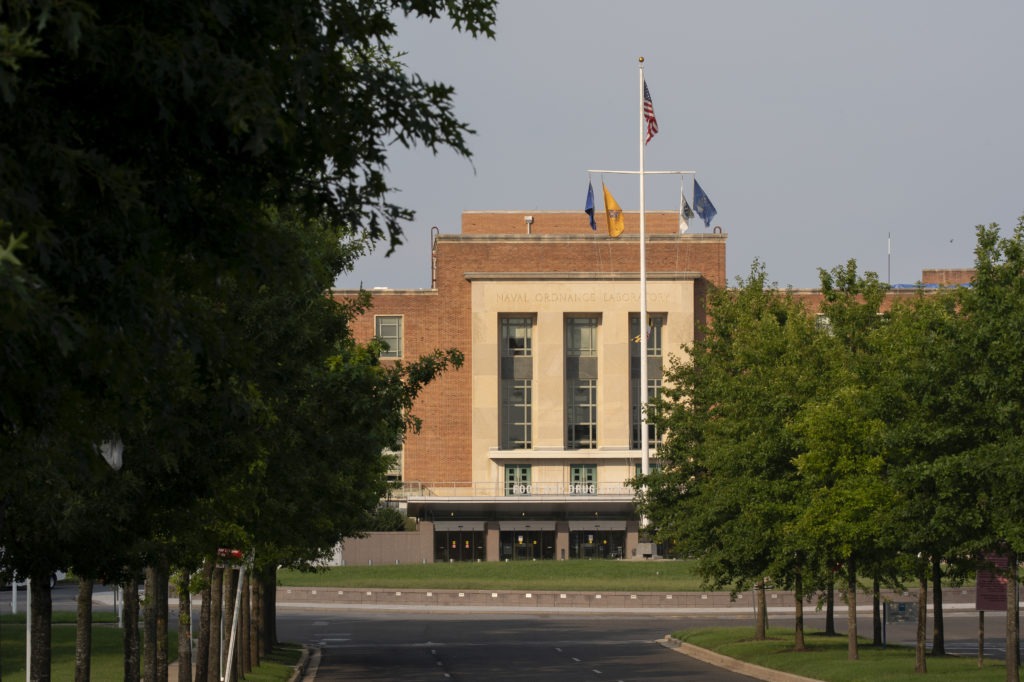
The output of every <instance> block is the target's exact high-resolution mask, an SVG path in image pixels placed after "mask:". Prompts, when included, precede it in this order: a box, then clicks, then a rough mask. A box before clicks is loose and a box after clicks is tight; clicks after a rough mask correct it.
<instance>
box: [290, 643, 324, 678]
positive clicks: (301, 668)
mask: <svg viewBox="0 0 1024 682" xmlns="http://www.w3.org/2000/svg"><path fill="white" fill-rule="evenodd" d="M314 656H315V658H316V667H314V668H313V677H311V678H310V679H313V680H315V679H316V668H317V667H319V665H320V650H319V649H317V650H316V651H315V652H314V654H313V655H312V656H311V655H310V652H309V648H308V647H302V655H301V656H299V662H298V663H296V664H295V669H294V670H293V671H292V674H291V677H289V678H288V682H299V681H300V680H302V679H304V678H305V677H306V670H307V669H308V668H309V665H310V662H311V658H313V657H314Z"/></svg>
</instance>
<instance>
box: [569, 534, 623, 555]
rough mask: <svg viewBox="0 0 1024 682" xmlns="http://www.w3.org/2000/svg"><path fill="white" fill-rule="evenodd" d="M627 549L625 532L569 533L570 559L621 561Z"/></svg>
mask: <svg viewBox="0 0 1024 682" xmlns="http://www.w3.org/2000/svg"><path fill="white" fill-rule="evenodd" d="M625 547H626V531H624V530H573V531H569V558H570V559H621V558H622V557H623V554H624V550H625Z"/></svg>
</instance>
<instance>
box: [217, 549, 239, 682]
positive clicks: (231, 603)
mask: <svg viewBox="0 0 1024 682" xmlns="http://www.w3.org/2000/svg"><path fill="white" fill-rule="evenodd" d="M237 589H238V569H236V568H226V569H224V587H223V590H224V616H223V618H224V621H223V623H222V625H221V630H222V631H223V633H224V639H223V641H222V642H221V646H222V647H223V649H224V650H223V651H222V652H221V658H222V659H223V660H224V670H225V671H226V670H227V666H228V665H230V666H231V669H232V670H233V671H234V672H232V673H231V679H233V680H237V679H239V675H238V633H237V631H236V632H235V648H234V650H232V649H231V631H232V629H233V628H235V627H236V624H235V593H236V591H237ZM229 653H230V654H231V656H232V659H231V660H230V661H229V660H228V654H229ZM226 677H227V675H226V674H225V678H226Z"/></svg>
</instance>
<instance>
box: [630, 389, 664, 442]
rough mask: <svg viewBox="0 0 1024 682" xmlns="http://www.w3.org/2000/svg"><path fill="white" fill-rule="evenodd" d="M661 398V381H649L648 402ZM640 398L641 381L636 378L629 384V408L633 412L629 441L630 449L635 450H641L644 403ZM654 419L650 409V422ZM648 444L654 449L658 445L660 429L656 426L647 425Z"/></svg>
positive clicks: (648, 413)
mask: <svg viewBox="0 0 1024 682" xmlns="http://www.w3.org/2000/svg"><path fill="white" fill-rule="evenodd" d="M660 396H661V379H660V378H657V379H651V378H648V379H647V401H648V402H650V401H651V400H654V399H655V398H658V397H660ZM639 397H640V379H639V377H634V378H633V379H632V380H631V381H630V382H629V407H630V411H631V415H630V428H629V440H630V447H631V448H633V449H634V450H639V449H640V433H641V431H640V411H641V410H642V409H643V407H642V403H641V402H640V400H639ZM652 417H653V413H652V412H651V410H650V409H648V412H647V419H648V421H650V420H651V418H652ZM647 443H648V444H649V445H650V446H651V447H654V446H656V445H657V444H658V429H657V427H656V426H655V425H654V424H651V423H648V424H647Z"/></svg>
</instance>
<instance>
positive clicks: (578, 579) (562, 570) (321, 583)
mask: <svg viewBox="0 0 1024 682" xmlns="http://www.w3.org/2000/svg"><path fill="white" fill-rule="evenodd" d="M695 565H696V564H695V562H692V561H596V560H595V561H587V560H573V561H509V562H507V563H505V562H497V561H487V562H480V563H472V562H456V563H450V564H402V565H393V564H387V565H379V566H332V567H331V568H328V569H327V570H326V571H323V572H317V573H301V572H299V571H290V570H281V571H279V572H278V574H277V579H278V583H279V584H280V585H284V586H287V587H377V588H402V589H407V590H414V589H434V590H443V589H451V590H491V589H494V590H521V589H529V590H555V591H557V590H562V591H568V590H572V591H580V590H600V591H604V592H696V591H700V577H699V576H697V575H696V573H695V572H694V568H695Z"/></svg>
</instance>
